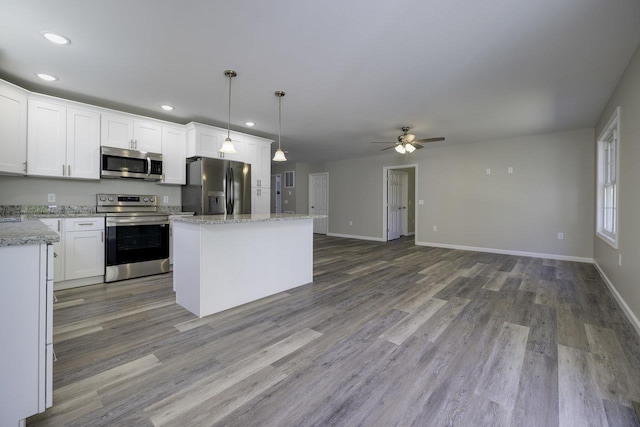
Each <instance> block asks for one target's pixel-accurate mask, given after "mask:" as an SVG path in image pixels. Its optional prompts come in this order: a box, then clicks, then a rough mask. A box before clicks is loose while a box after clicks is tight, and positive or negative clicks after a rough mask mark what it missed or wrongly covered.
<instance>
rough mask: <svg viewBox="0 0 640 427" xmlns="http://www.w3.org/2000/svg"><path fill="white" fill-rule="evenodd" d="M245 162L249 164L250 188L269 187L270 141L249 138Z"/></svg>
mask: <svg viewBox="0 0 640 427" xmlns="http://www.w3.org/2000/svg"><path fill="white" fill-rule="evenodd" d="M246 150H247V156H248V158H247V162H249V163H251V186H252V187H257V188H269V187H270V186H271V141H269V140H263V139H257V138H250V139H248V140H247V144H246Z"/></svg>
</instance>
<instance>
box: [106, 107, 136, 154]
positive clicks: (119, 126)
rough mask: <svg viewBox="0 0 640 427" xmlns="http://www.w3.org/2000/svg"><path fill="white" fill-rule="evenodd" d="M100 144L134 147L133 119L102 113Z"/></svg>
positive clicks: (126, 147) (125, 147)
mask: <svg viewBox="0 0 640 427" xmlns="http://www.w3.org/2000/svg"><path fill="white" fill-rule="evenodd" d="M100 122H101V130H100V145H104V146H106V147H115V148H124V149H133V120H131V119H129V118H128V117H122V116H114V115H111V114H102V115H101V118H100Z"/></svg>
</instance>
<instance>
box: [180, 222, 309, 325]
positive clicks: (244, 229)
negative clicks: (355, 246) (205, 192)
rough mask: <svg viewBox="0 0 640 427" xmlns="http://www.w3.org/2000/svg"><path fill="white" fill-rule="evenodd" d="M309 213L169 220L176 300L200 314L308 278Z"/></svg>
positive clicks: (272, 292) (227, 306) (234, 304)
mask: <svg viewBox="0 0 640 427" xmlns="http://www.w3.org/2000/svg"><path fill="white" fill-rule="evenodd" d="M314 217H315V216H312V215H293V214H259V215H203V216H192V217H180V218H175V219H173V285H174V290H175V292H176V302H177V303H178V304H180V305H181V306H183V307H184V308H186V309H187V310H189V311H191V312H192V313H194V314H195V315H197V316H198V317H204V316H208V315H210V314H213V313H217V312H219V311H223V310H226V309H229V308H232V307H236V306H239V305H242V304H245V303H248V302H251V301H254V300H257V299H260V298H264V297H266V296H269V295H273V294H276V293H278V292H282V291H286V290H287V289H291V288H295V287H297V286H301V285H304V284H307V283H310V282H312V281H313V218H314Z"/></svg>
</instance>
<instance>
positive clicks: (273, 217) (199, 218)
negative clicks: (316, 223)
mask: <svg viewBox="0 0 640 427" xmlns="http://www.w3.org/2000/svg"><path fill="white" fill-rule="evenodd" d="M313 218H324V215H298V214H238V215H196V216H182V217H176V218H173V221H174V222H187V223H191V224H242V223H249V222H273V221H295V220H301V219H313Z"/></svg>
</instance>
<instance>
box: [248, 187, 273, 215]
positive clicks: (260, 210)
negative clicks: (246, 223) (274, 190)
mask: <svg viewBox="0 0 640 427" xmlns="http://www.w3.org/2000/svg"><path fill="white" fill-rule="evenodd" d="M270 211H271V189H270V188H256V187H254V188H252V189H251V213H252V214H268V213H269V212H270Z"/></svg>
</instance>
